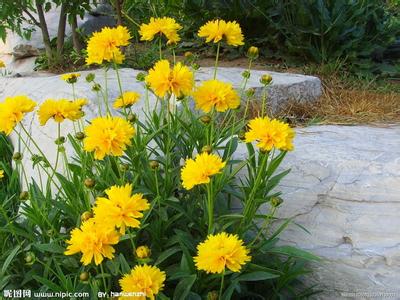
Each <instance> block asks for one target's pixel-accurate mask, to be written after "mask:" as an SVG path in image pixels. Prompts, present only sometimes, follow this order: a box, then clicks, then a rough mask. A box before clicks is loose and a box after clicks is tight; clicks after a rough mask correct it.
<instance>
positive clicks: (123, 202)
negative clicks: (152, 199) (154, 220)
mask: <svg viewBox="0 0 400 300" xmlns="http://www.w3.org/2000/svg"><path fill="white" fill-rule="evenodd" d="M106 195H107V196H108V198H104V197H99V198H97V200H96V206H95V207H94V209H93V211H94V217H95V219H96V220H99V222H101V223H102V224H103V225H104V226H107V227H110V228H115V227H116V228H119V229H120V232H121V234H125V229H126V227H132V228H138V227H139V226H140V221H138V219H139V218H141V217H143V213H142V211H144V210H147V209H149V208H150V205H149V203H148V202H147V200H146V199H143V195H142V194H134V195H132V185H131V184H127V185H125V186H112V187H111V188H109V189H108V190H106Z"/></svg>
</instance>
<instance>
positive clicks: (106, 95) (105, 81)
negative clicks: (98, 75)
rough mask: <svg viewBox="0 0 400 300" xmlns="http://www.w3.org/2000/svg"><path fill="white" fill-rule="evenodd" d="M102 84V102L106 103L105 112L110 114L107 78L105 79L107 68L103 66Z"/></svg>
mask: <svg viewBox="0 0 400 300" xmlns="http://www.w3.org/2000/svg"><path fill="white" fill-rule="evenodd" d="M104 86H105V94H104V97H103V98H104V104H105V105H106V109H107V114H108V115H109V116H111V111H110V107H109V106H108V79H107V68H104Z"/></svg>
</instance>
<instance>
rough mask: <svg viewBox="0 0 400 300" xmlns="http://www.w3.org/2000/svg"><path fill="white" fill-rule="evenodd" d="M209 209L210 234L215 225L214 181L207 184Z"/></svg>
mask: <svg viewBox="0 0 400 300" xmlns="http://www.w3.org/2000/svg"><path fill="white" fill-rule="evenodd" d="M207 211H208V234H211V233H212V228H213V225H214V195H213V186H212V181H210V183H209V184H207Z"/></svg>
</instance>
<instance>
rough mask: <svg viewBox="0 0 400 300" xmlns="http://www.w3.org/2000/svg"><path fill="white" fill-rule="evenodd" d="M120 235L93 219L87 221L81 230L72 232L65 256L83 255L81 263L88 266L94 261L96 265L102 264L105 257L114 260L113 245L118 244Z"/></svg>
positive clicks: (76, 229)
mask: <svg viewBox="0 0 400 300" xmlns="http://www.w3.org/2000/svg"><path fill="white" fill-rule="evenodd" d="M119 238H120V235H119V234H118V232H116V231H115V230H113V229H110V228H108V227H105V226H103V225H102V223H101V222H99V223H98V222H96V221H95V220H94V219H93V218H92V219H89V220H87V221H85V222H84V223H83V224H82V225H81V227H80V228H75V229H74V230H72V232H71V238H70V239H69V240H68V241H67V244H68V247H67V250H66V251H65V252H64V254H65V255H73V254H75V253H79V252H81V253H82V258H81V262H82V263H83V264H84V265H85V266H86V265H88V264H90V263H91V261H92V260H93V259H94V263H95V264H96V265H99V264H101V262H102V261H103V259H104V257H107V258H108V259H112V258H113V257H114V252H115V249H114V248H113V247H112V245H115V244H118V241H119Z"/></svg>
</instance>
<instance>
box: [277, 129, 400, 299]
mask: <svg viewBox="0 0 400 300" xmlns="http://www.w3.org/2000/svg"><path fill="white" fill-rule="evenodd" d="M283 167H284V168H291V169H292V172H291V173H290V174H289V175H288V176H287V177H286V178H285V179H284V180H283V181H282V184H281V186H280V188H281V189H282V190H283V192H284V199H285V202H284V204H283V205H282V208H281V210H280V216H281V217H292V216H296V222H297V223H299V224H301V225H303V226H304V227H305V228H307V229H308V230H309V231H310V234H308V233H306V232H304V231H303V230H302V229H300V228H299V227H297V226H291V227H290V228H289V230H287V231H286V232H284V234H283V235H282V242H283V243H285V244H292V245H296V246H298V247H301V248H303V249H307V250H310V251H312V252H313V253H315V254H317V255H320V256H321V257H322V258H323V259H324V261H323V262H322V263H319V264H315V265H314V266H313V268H314V274H313V275H312V277H311V278H309V277H308V280H309V281H310V282H311V283H317V284H319V285H320V286H321V287H322V288H323V290H324V293H323V294H321V295H319V296H318V297H316V298H319V299H345V298H346V297H345V295H346V294H343V292H366V294H364V295H368V292H370V296H364V297H363V296H362V294H359V296H358V298H359V299H384V298H385V296H383V295H385V294H384V293H386V295H387V296H388V295H392V297H391V298H390V299H400V285H399V282H400V281H399V280H400V231H399V228H400V218H399V216H400V126H392V127H390V126H389V127H387V128H374V127H365V126H349V127H345V126H313V127H308V128H303V129H298V130H297V136H296V139H295V151H294V152H292V153H290V154H289V155H288V156H287V159H286V161H285V163H284V166H283ZM390 292H393V293H395V296H393V295H394V294H390ZM379 293H382V294H379ZM350 295H351V294H350ZM373 295H375V297H374V296H373ZM379 295H380V296H379ZM349 298H352V299H354V298H356V297H351V296H350V297H349Z"/></svg>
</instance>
